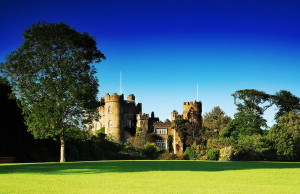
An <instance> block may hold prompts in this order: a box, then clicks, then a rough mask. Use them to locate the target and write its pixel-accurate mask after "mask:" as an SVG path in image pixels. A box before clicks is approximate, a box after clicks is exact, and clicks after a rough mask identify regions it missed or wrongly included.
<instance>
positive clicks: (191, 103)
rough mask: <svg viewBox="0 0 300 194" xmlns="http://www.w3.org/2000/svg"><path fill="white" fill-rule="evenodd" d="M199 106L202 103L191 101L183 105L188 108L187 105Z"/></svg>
mask: <svg viewBox="0 0 300 194" xmlns="http://www.w3.org/2000/svg"><path fill="white" fill-rule="evenodd" d="M199 104H202V103H201V101H194V102H193V101H191V102H183V105H184V106H186V105H190V106H197V105H199Z"/></svg>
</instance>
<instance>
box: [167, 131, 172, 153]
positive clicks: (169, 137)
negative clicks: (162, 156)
mask: <svg viewBox="0 0 300 194" xmlns="http://www.w3.org/2000/svg"><path fill="white" fill-rule="evenodd" d="M172 143H173V135H168V140H167V146H168V152H169V153H172V152H173V144H172Z"/></svg>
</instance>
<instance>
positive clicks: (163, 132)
mask: <svg viewBox="0 0 300 194" xmlns="http://www.w3.org/2000/svg"><path fill="white" fill-rule="evenodd" d="M155 133H156V134H157V135H167V134H168V130H167V129H155Z"/></svg>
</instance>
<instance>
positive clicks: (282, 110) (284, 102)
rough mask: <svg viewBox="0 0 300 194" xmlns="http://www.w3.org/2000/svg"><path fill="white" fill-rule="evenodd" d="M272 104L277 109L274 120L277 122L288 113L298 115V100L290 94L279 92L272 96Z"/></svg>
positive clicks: (299, 101)
mask: <svg viewBox="0 0 300 194" xmlns="http://www.w3.org/2000/svg"><path fill="white" fill-rule="evenodd" d="M272 99H273V102H274V104H275V105H276V106H277V107H278V112H277V113H276V114H275V119H276V120H277V122H279V118H280V117H282V116H283V115H284V114H287V113H289V112H294V113H300V98H299V97H297V96H295V95H293V94H292V93H291V92H289V91H286V90H281V91H280V92H277V93H276V94H275V95H274V96H272Z"/></svg>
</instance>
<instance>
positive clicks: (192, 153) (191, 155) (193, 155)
mask: <svg viewBox="0 0 300 194" xmlns="http://www.w3.org/2000/svg"><path fill="white" fill-rule="evenodd" d="M184 155H186V157H188V158H189V159H190V160H194V159H195V158H196V157H197V154H196V151H195V150H194V149H192V148H191V147H187V148H186V150H185V152H184Z"/></svg>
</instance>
